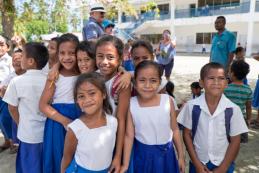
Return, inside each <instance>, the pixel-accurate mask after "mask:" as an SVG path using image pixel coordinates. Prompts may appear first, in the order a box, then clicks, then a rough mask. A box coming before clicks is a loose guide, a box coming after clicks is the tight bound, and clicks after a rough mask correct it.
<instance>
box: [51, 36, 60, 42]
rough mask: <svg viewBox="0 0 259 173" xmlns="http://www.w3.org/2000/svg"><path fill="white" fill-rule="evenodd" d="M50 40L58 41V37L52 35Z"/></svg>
mask: <svg viewBox="0 0 259 173" xmlns="http://www.w3.org/2000/svg"><path fill="white" fill-rule="evenodd" d="M51 41H55V42H57V43H58V42H59V37H53V38H52V39H51Z"/></svg>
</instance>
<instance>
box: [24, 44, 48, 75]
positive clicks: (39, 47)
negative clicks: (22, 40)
mask: <svg viewBox="0 0 259 173" xmlns="http://www.w3.org/2000/svg"><path fill="white" fill-rule="evenodd" d="M24 50H25V52H26V56H27V57H29V58H33V59H34V61H35V62H36V64H37V69H38V70H41V69H42V68H43V67H44V66H45V65H46V64H47V62H48V59H49V53H48V49H47V48H46V47H45V46H44V45H43V44H42V43H36V42H31V43H26V44H25V46H24Z"/></svg>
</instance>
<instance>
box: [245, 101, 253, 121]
mask: <svg viewBox="0 0 259 173" xmlns="http://www.w3.org/2000/svg"><path fill="white" fill-rule="evenodd" d="M251 118H252V102H251V100H250V101H247V102H246V121H247V124H248V126H249V125H250V122H251Z"/></svg>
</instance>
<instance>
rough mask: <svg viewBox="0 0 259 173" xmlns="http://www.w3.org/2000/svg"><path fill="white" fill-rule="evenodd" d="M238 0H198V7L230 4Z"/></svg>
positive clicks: (238, 0)
mask: <svg viewBox="0 0 259 173" xmlns="http://www.w3.org/2000/svg"><path fill="white" fill-rule="evenodd" d="M239 3H240V0H198V7H204V6H205V5H209V6H214V5H231V4H239Z"/></svg>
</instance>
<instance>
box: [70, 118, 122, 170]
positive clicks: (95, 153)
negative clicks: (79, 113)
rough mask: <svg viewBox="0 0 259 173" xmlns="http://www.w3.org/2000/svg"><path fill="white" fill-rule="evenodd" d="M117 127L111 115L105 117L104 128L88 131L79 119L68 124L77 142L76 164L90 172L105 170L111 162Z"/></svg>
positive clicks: (115, 120)
mask: <svg viewBox="0 0 259 173" xmlns="http://www.w3.org/2000/svg"><path fill="white" fill-rule="evenodd" d="M117 126H118V124H117V119H116V118H115V117H113V116H111V115H106V125H105V126H102V127H98V128H94V129H89V128H88V127H87V126H86V124H85V123H84V122H82V121H81V120H80V119H76V120H74V121H73V122H72V123H70V124H69V125H68V127H69V128H70V129H71V130H72V131H73V132H74V134H75V136H76V138H77V140H78V143H77V147H76V152H75V156H74V157H75V160H76V163H77V164H78V165H80V166H81V167H83V168H85V169H88V170H91V171H100V170H104V169H107V168H108V167H109V166H110V164H111V161H112V156H113V150H114V146H115V140H116V131H117Z"/></svg>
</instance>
